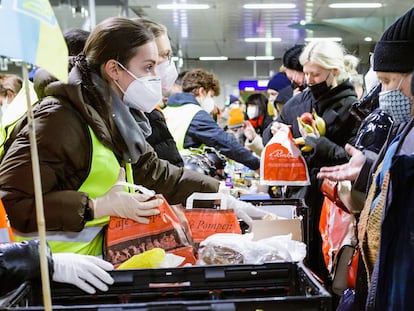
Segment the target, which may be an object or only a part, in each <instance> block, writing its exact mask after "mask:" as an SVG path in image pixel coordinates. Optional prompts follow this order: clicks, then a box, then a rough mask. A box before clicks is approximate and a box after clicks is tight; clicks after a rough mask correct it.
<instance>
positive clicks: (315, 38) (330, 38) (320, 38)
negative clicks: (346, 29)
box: [305, 37, 342, 42]
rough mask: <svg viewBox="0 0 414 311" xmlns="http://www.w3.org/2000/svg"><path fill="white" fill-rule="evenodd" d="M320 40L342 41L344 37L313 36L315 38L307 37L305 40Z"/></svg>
mask: <svg viewBox="0 0 414 311" xmlns="http://www.w3.org/2000/svg"><path fill="white" fill-rule="evenodd" d="M318 40H326V41H336V42H341V41H342V38H341V37H313V38H305V41H306V42H310V41H318Z"/></svg>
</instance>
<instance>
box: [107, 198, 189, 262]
mask: <svg viewBox="0 0 414 311" xmlns="http://www.w3.org/2000/svg"><path fill="white" fill-rule="evenodd" d="M159 210H160V214H159V215H155V216H151V217H150V223H149V224H141V223H138V222H136V221H134V220H131V219H126V218H120V217H112V216H111V218H110V220H109V225H108V229H107V232H106V246H107V250H106V260H108V261H109V262H111V263H112V264H113V265H115V266H117V265H119V264H120V263H122V262H124V261H126V260H127V259H129V258H130V257H132V256H133V255H136V254H140V253H143V252H144V251H147V250H150V249H153V248H155V247H159V248H162V249H164V250H165V251H166V252H169V253H173V254H175V255H179V256H182V257H185V258H186V259H185V261H184V262H183V263H182V265H184V264H186V263H190V264H195V262H196V258H195V256H194V248H193V241H192V239H191V233H190V232H188V231H187V230H186V228H188V224H183V223H182V220H181V219H180V218H179V217H178V216H177V215H176V213H175V211H174V209H173V208H172V207H171V206H170V205H169V204H168V202H167V201H166V200H165V199H164V203H163V204H162V205H160V206H159Z"/></svg>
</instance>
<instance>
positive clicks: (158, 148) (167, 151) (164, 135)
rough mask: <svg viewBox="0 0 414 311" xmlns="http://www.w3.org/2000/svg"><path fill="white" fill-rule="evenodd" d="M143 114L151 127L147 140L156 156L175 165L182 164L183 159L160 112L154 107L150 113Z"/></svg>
mask: <svg viewBox="0 0 414 311" xmlns="http://www.w3.org/2000/svg"><path fill="white" fill-rule="evenodd" d="M145 115H146V116H147V118H148V120H149V122H150V125H151V129H152V133H151V135H150V136H148V137H147V142H148V143H149V144H150V145H151V146H152V148H154V150H155V152H156V153H157V155H158V157H159V158H160V159H163V160H167V161H168V162H170V163H171V164H174V165H176V166H179V167H182V166H184V162H183V159H182V157H181V155H180V153H179V152H178V149H177V145H176V144H175V141H174V138H173V137H172V135H171V133H170V131H169V130H168V127H167V124H166V123H165V118H164V115H163V114H162V112H161V111H159V110H158V109H154V110H153V111H151V112H150V113H145Z"/></svg>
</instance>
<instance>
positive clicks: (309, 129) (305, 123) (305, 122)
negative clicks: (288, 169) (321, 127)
mask: <svg viewBox="0 0 414 311" xmlns="http://www.w3.org/2000/svg"><path fill="white" fill-rule="evenodd" d="M308 114H309V115H310V116H312V115H311V114H310V113H308ZM309 115H302V116H301V117H298V118H297V120H298V124H300V126H302V127H303V129H304V130H305V131H306V133H307V134H308V135H315V130H314V128H313V126H312V125H310V124H309V123H311V124H313V123H314V121H313V118H310V117H309ZM294 140H295V143H296V144H297V145H298V146H302V147H300V151H302V152H310V151H312V147H311V146H308V145H306V144H305V138H304V137H298V138H295V139H294Z"/></svg>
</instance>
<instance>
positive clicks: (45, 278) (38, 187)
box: [22, 62, 52, 311]
mask: <svg viewBox="0 0 414 311" xmlns="http://www.w3.org/2000/svg"><path fill="white" fill-rule="evenodd" d="M22 68H23V69H22V71H23V81H24V85H25V93H26V102H27V125H28V127H29V139H30V154H31V159H32V171H33V184H34V194H35V202H36V218H37V230H38V234H39V256H40V272H41V277H42V291H43V304H44V307H45V310H48V311H49V310H52V299H51V295H50V282H49V266H48V261H47V245H46V229H45V228H46V226H45V216H44V212H43V196H42V184H41V181H40V166H39V154H38V151H37V143H36V128H35V123H34V118H33V111H32V102H31V99H30V89H29V74H28V70H27V63H26V62H22Z"/></svg>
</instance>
